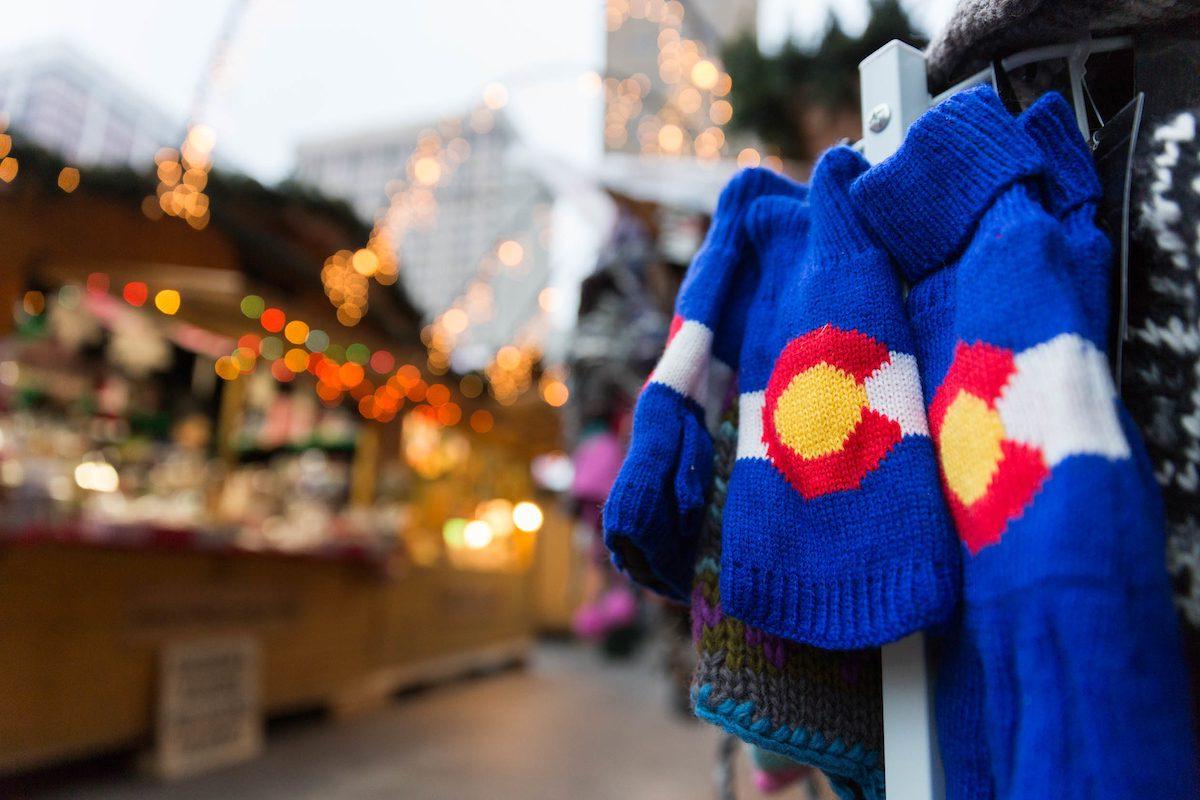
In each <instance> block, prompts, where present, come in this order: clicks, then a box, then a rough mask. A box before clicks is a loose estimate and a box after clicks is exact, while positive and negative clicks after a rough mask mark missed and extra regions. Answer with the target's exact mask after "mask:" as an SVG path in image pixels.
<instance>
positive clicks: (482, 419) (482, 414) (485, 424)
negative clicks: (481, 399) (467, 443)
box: [471, 409, 495, 433]
mask: <svg viewBox="0 0 1200 800" xmlns="http://www.w3.org/2000/svg"><path fill="white" fill-rule="evenodd" d="M494 424H495V420H494V419H493V418H492V412H490V411H485V410H483V409H480V410H478V411H475V412H472V414H471V430H473V431H475V432H476V433H487V432H488V431H490V430H491V429H492V426H493V425H494Z"/></svg>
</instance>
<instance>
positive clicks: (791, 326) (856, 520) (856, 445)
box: [721, 147, 959, 649]
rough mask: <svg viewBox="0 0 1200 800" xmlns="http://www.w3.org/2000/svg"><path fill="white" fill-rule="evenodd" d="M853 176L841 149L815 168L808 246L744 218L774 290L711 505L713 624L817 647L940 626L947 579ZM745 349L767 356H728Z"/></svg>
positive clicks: (775, 205)
mask: <svg viewBox="0 0 1200 800" xmlns="http://www.w3.org/2000/svg"><path fill="white" fill-rule="evenodd" d="M866 168H867V165H866V162H865V161H863V160H862V158H861V157H860V156H858V155H857V154H855V153H854V152H853V151H851V150H850V149H849V148H845V147H839V148H835V149H833V150H830V151H829V152H828V153H826V154H825V155H824V156H823V157H822V159H821V161H820V162H819V163H818V164H817V167H816V169H815V171H814V173H813V182H812V186H811V188H810V193H809V206H810V208H811V230H809V225H808V216H809V215H808V213H807V212H806V211H805V209H804V207H803V206H802V205H801V204H799V203H797V202H795V201H791V200H787V199H783V198H768V199H765V200H760V201H758V202H757V203H756V204H755V205H754V208H753V210H752V211H751V218H750V220H749V223H748V226H749V228H750V236H751V239H752V240H753V241H754V245H755V247H756V248H757V249H758V251H759V254H760V259H761V261H762V262H763V265H764V267H763V269H764V276H770V275H780V274H781V275H784V276H785V278H786V281H785V285H784V286H783V287H782V289H781V290H780V295H779V299H780V302H779V307H778V309H777V311H776V313H775V314H774V315H772V314H769V313H764V314H760V313H758V312H757V311H752V313H751V318H750V321H749V324H748V326H747V330H746V344H745V346H744V347H743V352H744V355H743V359H742V369H741V372H740V374H739V391H740V392H741V395H740V398H739V411H740V416H739V420H740V423H739V424H740V430H739V434H740V435H739V441H738V458H737V461H736V463H735V465H734V469H733V475H732V477H731V479H730V484H729V494H728V498H727V501H726V507H725V523H724V548H723V553H722V564H721V594H722V598H723V599H724V600H725V601H726V602H727V603H728V605H729V610H730V613H732V614H733V615H734V616H736V617H737V618H738V619H741V620H743V621H744V622H746V623H748V624H751V625H754V626H756V627H759V628H762V629H764V630H766V631H768V632H770V633H773V634H775V635H777V636H782V637H784V638H788V639H792V640H794V641H798V642H803V643H805V644H810V645H814V646H818V647H826V648H830V649H850V648H858V647H867V646H872V645H878V644H881V643H883V642H889V641H893V640H895V639H898V638H900V637H902V636H904V635H906V634H908V633H911V632H913V631H914V630H918V629H921V628H924V627H927V626H929V625H933V624H936V623H940V622H943V621H945V620H946V619H948V617H949V615H950V612H951V611H952V609H953V607H954V603H955V601H956V596H957V589H958V577H959V564H958V559H959V553H958V545H957V543H956V542H955V540H954V534H953V529H952V527H951V524H950V520H949V518H948V516H947V514H946V509H945V504H944V501H943V500H942V496H941V489H940V486H939V483H938V475H937V461H936V457H935V454H934V451H933V445H932V442H931V440H930V438H929V432H928V427H927V424H926V420H925V415H924V407H923V404H922V399H921V388H920V382H919V378H918V375H917V365H916V360H915V359H914V357H913V354H912V335H911V333H910V331H909V327H908V320H907V318H906V317H905V315H904V308H903V304H902V300H901V295H900V284H899V281H898V279H897V276H896V275H895V273H894V272H893V270H892V267H891V265H890V263H889V261H888V258H887V254H886V253H885V252H884V251H883V250H881V249H880V248H879V247H878V246H877V245H876V244H875V243H874V242H873V241H872V240H871V238H870V237H869V236H867V235H866V234H865V232H864V231H863V229H862V228H861V227H860V225H859V223H858V221H857V219H856V216H855V212H854V210H853V208H852V205H851V201H850V197H849V187H850V183H851V181H852V180H853V179H854V178H855V177H857V176H858V175H859V174H860V173H861V172H862V171H863V170H865V169H866ZM806 236H807V242H806V241H805V239H806ZM762 343H766V344H767V346H768V348H769V353H770V358H768V359H762V360H761V363H760V361H759V360H758V359H756V358H752V357H748V356H747V355H746V354H745V353H746V352H747V351H748V350H749V349H752V347H753V346H756V345H759V346H760V345H761V344H762ZM898 521H902V522H898Z"/></svg>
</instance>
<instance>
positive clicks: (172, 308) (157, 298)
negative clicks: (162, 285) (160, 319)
mask: <svg viewBox="0 0 1200 800" xmlns="http://www.w3.org/2000/svg"><path fill="white" fill-rule="evenodd" d="M179 303H180V299H179V292H177V291H175V290H174V289H163V290H162V291H160V292H159V293H158V294H156V295H154V307H155V308H157V309H158V310H159V311H161V312H162V313H164V314H166V315H167V316H171V315H173V314H175V313H176V312H178V311H179Z"/></svg>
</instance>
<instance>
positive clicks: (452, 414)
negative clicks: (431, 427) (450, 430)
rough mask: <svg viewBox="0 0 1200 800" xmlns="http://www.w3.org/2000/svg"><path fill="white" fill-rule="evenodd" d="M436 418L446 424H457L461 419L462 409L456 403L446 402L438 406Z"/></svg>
mask: <svg viewBox="0 0 1200 800" xmlns="http://www.w3.org/2000/svg"><path fill="white" fill-rule="evenodd" d="M437 419H438V422H440V423H442V424H443V425H446V426H450V425H457V424H458V421H459V420H461V419H462V409H461V408H459V407H458V403H446V404H445V405H444V406H440V407H438V410H437Z"/></svg>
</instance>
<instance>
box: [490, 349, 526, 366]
mask: <svg viewBox="0 0 1200 800" xmlns="http://www.w3.org/2000/svg"><path fill="white" fill-rule="evenodd" d="M496 364H497V365H498V366H499V367H500V368H501V369H506V370H513V369H516V368H517V367H518V366H519V365H520V364H521V351H520V350H518V349H517V348H515V347H513V346H512V345H511V344H506V345H504V347H501V348H500V349H499V350H497V351H496Z"/></svg>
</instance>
